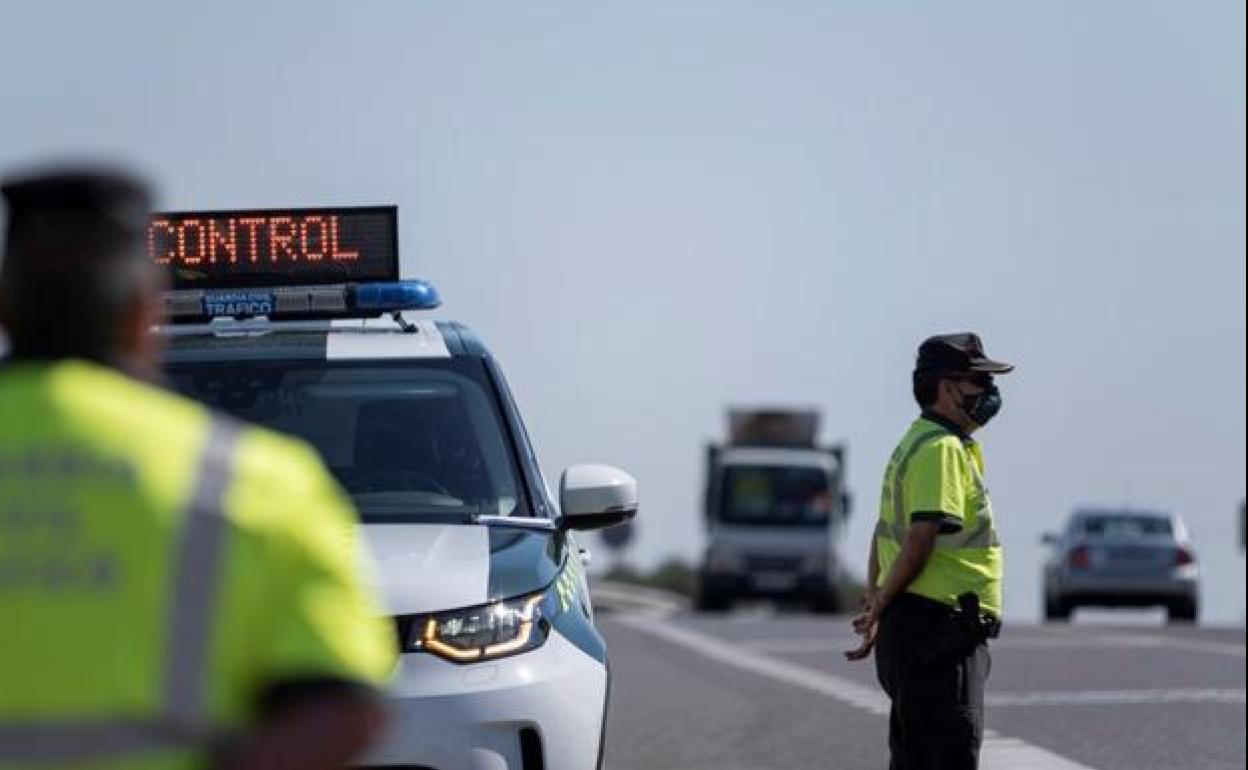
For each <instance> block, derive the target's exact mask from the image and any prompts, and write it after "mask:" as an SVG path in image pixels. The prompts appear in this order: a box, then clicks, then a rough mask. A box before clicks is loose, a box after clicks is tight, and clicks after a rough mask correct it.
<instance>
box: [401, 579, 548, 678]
mask: <svg viewBox="0 0 1248 770" xmlns="http://www.w3.org/2000/svg"><path fill="white" fill-rule="evenodd" d="M546 598H547V593H546V592H545V591H542V592H541V593H536V594H529V595H527V596H521V597H518V598H515V599H507V600H504V601H500V602H494V603H492V604H483V605H481V606H479V607H470V608H469V609H465V610H453V611H451V612H439V613H436V614H433V615H425V616H421V617H416V618H413V619H412V622H411V625H410V627H409V630H408V634H407V637H408V638H407V640H406V643H405V644H404V652H429V653H432V654H434V655H437V656H438V657H440V658H444V659H445V660H449V661H451V662H454V663H478V662H481V661H485V660H495V659H497V658H505V657H507V656H508V655H518V654H520V653H522V652H528V651H530V650H535V649H537V648H538V647H541V646H542V645H543V644H544V643H545V642H546V638H547V636H549V635H550V623H549V621H548V620H547V614H548V613H549V609H548V608H547V607H546V605H547V602H546Z"/></svg>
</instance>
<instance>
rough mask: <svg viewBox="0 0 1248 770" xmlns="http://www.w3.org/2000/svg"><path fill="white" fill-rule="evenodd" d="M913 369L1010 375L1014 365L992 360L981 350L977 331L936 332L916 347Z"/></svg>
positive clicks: (982, 348)
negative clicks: (915, 360) (915, 359)
mask: <svg viewBox="0 0 1248 770" xmlns="http://www.w3.org/2000/svg"><path fill="white" fill-rule="evenodd" d="M915 371H916V372H951V373H958V372H965V373H968V374H979V373H982V374H1009V373H1010V372H1012V371H1014V365H1013V364H1007V363H1005V362H1003V361H994V360H993V359H991V358H989V357H988V355H987V354H986V353H985V352H984V343H983V341H982V340H980V338H979V335H978V334H974V333H972V332H962V333H960V334H938V335H936V336H935V337H929V338H928V339H926V340H924V342H923V344H922V345H920V346H919V356H918V361H917V362H916V363H915Z"/></svg>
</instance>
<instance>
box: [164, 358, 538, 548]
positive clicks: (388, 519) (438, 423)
mask: <svg viewBox="0 0 1248 770" xmlns="http://www.w3.org/2000/svg"><path fill="white" fill-rule="evenodd" d="M168 375H169V378H170V380H171V382H172V384H173V386H174V387H175V388H176V389H177V390H178V391H180V392H182V393H184V394H185V395H188V396H190V397H192V398H195V399H197V400H199V401H202V402H204V403H206V404H208V405H209V406H213V407H216V408H218V409H221V410H223V411H226V412H229V413H231V414H234V415H236V416H237V417H239V418H241V419H243V420H246V421H248V422H251V423H256V424H259V425H263V426H265V427H268V428H271V429H273V430H276V431H280V432H282V433H287V434H291V435H294V436H298V437H300V438H302V439H305V440H306V441H308V442H310V443H311V444H312V446H314V447H315V448H316V449H317V450H318V451H319V452H320V454H321V457H322V458H323V459H324V461H325V464H326V465H328V466H329V469H330V471H332V472H333V474H334V476H336V477H337V479H338V481H339V482H340V483H341V484H342V486H343V487H344V488H345V489H346V490H347V492H348V493H349V494H350V495H351V498H352V500H353V501H354V502H355V505H356V507H357V508H358V509H359V512H360V516H361V518H362V519H363V520H364V521H365V522H370V523H402V522H413V521H415V522H424V521H452V522H453V521H466V520H469V519H471V518H472V517H473V516H476V515H494V516H516V515H527V513H526V512H525V511H524V510H523V494H522V492H521V487H520V482H519V478H518V474H517V472H516V468H515V464H514V462H513V455H512V453H511V452H510V451H509V449H508V447H509V444H508V438H507V436H508V434H507V432H506V430H505V429H504V426H503V421H502V415H501V414H500V412H499V409H498V406H497V401H496V400H495V398H494V396H493V395H492V390H491V388H490V386H489V382H488V381H487V379H486V377H487V375H486V372H485V367H484V365H483V364H482V363H481V362H480V361H477V360H475V359H451V360H442V359H439V360H429V361H404V362H402V363H401V364H393V365H381V364H375V363H368V364H354V363H340V364H339V363H334V362H326V361H319V362H311V363H303V362H290V361H282V362H239V361H230V362H213V363H194V364H178V365H174V366H172V367H171V368H170V369H169V370H168Z"/></svg>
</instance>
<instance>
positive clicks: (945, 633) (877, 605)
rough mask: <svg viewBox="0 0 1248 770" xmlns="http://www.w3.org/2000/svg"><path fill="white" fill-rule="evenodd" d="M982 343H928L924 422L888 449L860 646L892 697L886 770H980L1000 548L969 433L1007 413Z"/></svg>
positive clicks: (922, 385)
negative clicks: (873, 658)
mask: <svg viewBox="0 0 1248 770" xmlns="http://www.w3.org/2000/svg"><path fill="white" fill-rule="evenodd" d="M1013 369H1014V367H1013V366H1011V365H1009V364H1004V363H1001V362H998V361H993V360H991V359H989V358H988V357H987V356H986V355H985V353H984V347H983V344H982V343H981V342H980V339H979V337H978V336H976V335H974V334H970V333H966V334H949V335H942V336H937V337H932V338H931V339H929V340H927V341H926V342H924V343H923V344H922V345H921V346H920V348H919V355H918V362H917V365H916V367H915V371H914V378H913V383H914V396H915V399H916V400H917V401H918V403H919V406H920V407H921V408H922V410H923V411H922V416H921V417H920V418H919V419H918V420H916V421H915V422H914V424H913V425H912V426H911V427H910V430H909V431H908V432H907V433H906V435H905V437H903V438H902V440H901V443H900V444H899V445H898V446H897V449H896V450H895V451H894V452H893V456H892V459H891V460H890V461H889V464H888V469H887V471H886V472H885V475H884V490H883V496H882V499H881V502H880V520H879V523H878V525H877V527H876V531H875V536H874V537H873V538H872V543H871V556H870V561H869V565H870V566H869V570H868V586H869V588H868V591H867V597H866V599H865V600H864V609H863V611H862V613H861V614H860V615H858V616H857V617H856V618H854V621H853V623H854V630H855V632H857V633H858V634H860V635H861V636H862V637H863V640H862V644H861V645H860V646H859V648H858V649H856V650H853V651H852V652H848V653H846V657H848V658H849V659H850V660H863V659H865V658H866V657H868V656H869V655H870V654H871V650H872V649H873V648H874V649H875V656H876V670H877V673H878V675H879V679H880V684H881V685H882V686H883V687H884V690H885V692H887V693H888V696H889V698H890V699H891V700H892V710H891V714H890V716H889V750H890V753H891V755H892V762H891V763H890V765H889V767H890V768H891V770H928V769H929V768H930V769H931V770H937V769H939V770H975V768H977V767H978V766H979V750H980V745H981V743H982V741H983V732H984V685H985V683H986V681H987V677H988V669H989V666H990V661H989V655H988V644H987V640H988V639H989V638H993V637H995V636H996V635H997V634H998V633H999V632H1000V620H999V619H1000V617H1001V573H1002V557H1001V545H1000V542H999V541H998V539H997V533H996V528H995V526H994V516H993V510H992V502H991V500H990V499H989V496H988V488H987V486H986V485H985V483H984V461H983V454H982V452H981V450H980V446H979V444H978V443H976V442H975V441H974V440H972V439H971V435H972V434H974V433H975V432H976V431H978V430H979V429H980V428H982V427H984V426H985V425H987V424H988V422H989V421H991V420H992V418H993V417H995V416H996V415H997V413H998V412H999V411H1000V409H1001V394H1000V391H998V389H997V386H996V384H995V383H994V382H993V376H994V375H1000V374H1006V373H1008V372H1011V371H1013Z"/></svg>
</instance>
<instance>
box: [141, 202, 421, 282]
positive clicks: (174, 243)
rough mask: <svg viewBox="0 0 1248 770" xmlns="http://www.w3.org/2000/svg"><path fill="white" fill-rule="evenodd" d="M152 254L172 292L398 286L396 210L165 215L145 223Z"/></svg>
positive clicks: (380, 207) (189, 212)
mask: <svg viewBox="0 0 1248 770" xmlns="http://www.w3.org/2000/svg"><path fill="white" fill-rule="evenodd" d="M147 251H148V254H149V256H151V258H152V260H153V261H155V262H156V263H157V264H158V265H162V266H164V267H166V268H167V269H168V270H169V274H170V276H171V277H172V283H173V288H174V289H232V288H250V287H272V286H316V285H325V284H337V283H367V282H370V281H394V280H398V277H399V249H398V209H397V208H396V207H394V206H376V207H367V208H315V209H266V210H251V211H178V212H166V213H161V214H157V215H156V216H155V217H153V218H152V221H151V223H150V224H149V225H148V228H147Z"/></svg>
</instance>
